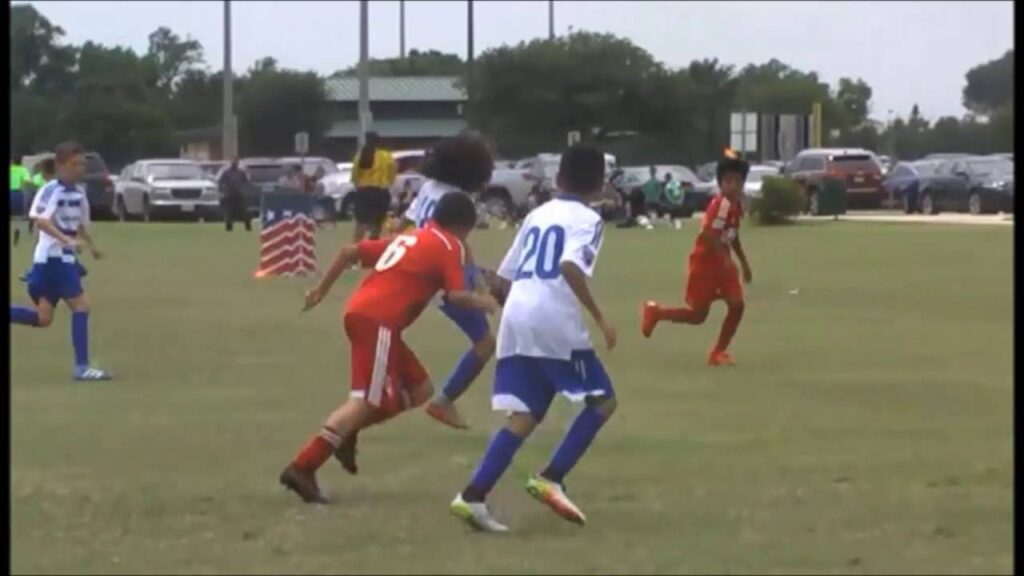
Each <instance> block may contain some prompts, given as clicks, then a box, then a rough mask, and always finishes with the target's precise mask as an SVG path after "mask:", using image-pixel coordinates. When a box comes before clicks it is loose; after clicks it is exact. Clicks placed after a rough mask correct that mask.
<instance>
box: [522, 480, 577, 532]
mask: <svg viewBox="0 0 1024 576" xmlns="http://www.w3.org/2000/svg"><path fill="white" fill-rule="evenodd" d="M526 491H527V492H528V493H529V494H530V496H533V497H534V498H536V499H537V500H538V501H540V502H541V503H542V504H546V505H547V506H548V508H551V510H552V511H553V512H554V513H555V514H558V515H559V516H561V517H562V518H563V519H565V520H568V521H569V522H572V523H573V524H579V525H580V526H582V525H584V524H586V523H587V517H586V516H584V515H583V511H581V510H580V509H579V508H577V507H576V505H575V504H573V503H572V500H569V497H568V496H566V495H565V490H564V489H563V488H562V486H561V485H560V484H558V483H557V482H552V481H551V480H548V479H547V478H542V477H540V476H532V477H530V479H529V480H527V481H526Z"/></svg>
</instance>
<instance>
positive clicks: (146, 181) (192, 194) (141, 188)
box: [114, 159, 220, 222]
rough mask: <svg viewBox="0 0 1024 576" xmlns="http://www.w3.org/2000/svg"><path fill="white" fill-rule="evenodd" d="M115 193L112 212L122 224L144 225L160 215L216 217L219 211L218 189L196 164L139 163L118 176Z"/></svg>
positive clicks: (186, 162) (153, 161) (158, 161)
mask: <svg viewBox="0 0 1024 576" xmlns="http://www.w3.org/2000/svg"><path fill="white" fill-rule="evenodd" d="M121 178H122V180H121V181H120V182H118V185H117V189H116V191H115V193H114V195H115V198H114V213H115V214H116V215H117V217H118V219H119V220H121V221H124V220H128V219H130V218H141V219H142V220H145V221H146V222H149V221H150V220H151V219H153V218H155V217H158V216H161V215H168V216H169V215H184V216H190V217H198V218H216V217H217V216H218V214H219V212H220V197H219V195H218V194H217V186H216V184H214V183H213V181H212V180H210V178H209V176H208V175H207V174H206V173H205V172H204V171H203V169H202V167H201V166H200V165H199V163H198V162H195V161H192V160H181V159H170V160H140V161H138V162H136V163H134V164H132V165H130V166H128V167H127V168H125V169H124V171H123V172H122V173H121Z"/></svg>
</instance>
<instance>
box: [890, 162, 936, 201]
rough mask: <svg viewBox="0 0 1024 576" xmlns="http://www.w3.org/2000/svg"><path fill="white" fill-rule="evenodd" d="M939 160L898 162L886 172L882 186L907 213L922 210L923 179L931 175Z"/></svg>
mask: <svg viewBox="0 0 1024 576" xmlns="http://www.w3.org/2000/svg"><path fill="white" fill-rule="evenodd" d="M939 162H940V161H939V160H918V161H916V162H901V163H899V164H896V165H895V166H893V167H892V169H891V170H889V173H888V174H886V176H885V180H884V181H883V182H882V186H883V187H884V188H885V192H886V194H887V195H888V196H889V197H890V198H892V201H893V203H894V204H895V205H897V206H903V211H904V212H906V213H907V214H913V213H915V212H920V210H921V180H922V179H926V178H929V177H931V176H932V175H933V174H934V173H935V167H936V166H938V165H939Z"/></svg>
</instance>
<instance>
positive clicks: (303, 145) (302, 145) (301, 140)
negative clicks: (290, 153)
mask: <svg viewBox="0 0 1024 576" xmlns="http://www.w3.org/2000/svg"><path fill="white" fill-rule="evenodd" d="M295 153H296V154H308V153H309V132H299V133H298V134H296V135H295Z"/></svg>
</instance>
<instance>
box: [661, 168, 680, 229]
mask: <svg viewBox="0 0 1024 576" xmlns="http://www.w3.org/2000/svg"><path fill="white" fill-rule="evenodd" d="M659 213H660V214H659V215H664V216H667V217H668V218H669V219H671V220H672V223H673V225H675V227H676V228H681V227H682V220H681V219H682V217H683V185H682V183H681V182H680V181H679V180H675V179H674V178H672V174H671V173H667V174H665V201H664V202H663V203H662V204H661V205H660V210H659Z"/></svg>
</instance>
